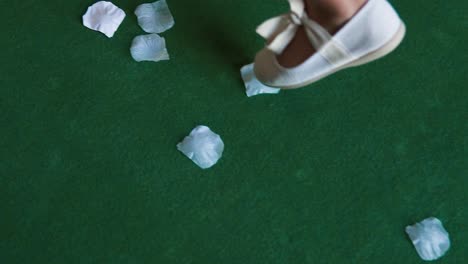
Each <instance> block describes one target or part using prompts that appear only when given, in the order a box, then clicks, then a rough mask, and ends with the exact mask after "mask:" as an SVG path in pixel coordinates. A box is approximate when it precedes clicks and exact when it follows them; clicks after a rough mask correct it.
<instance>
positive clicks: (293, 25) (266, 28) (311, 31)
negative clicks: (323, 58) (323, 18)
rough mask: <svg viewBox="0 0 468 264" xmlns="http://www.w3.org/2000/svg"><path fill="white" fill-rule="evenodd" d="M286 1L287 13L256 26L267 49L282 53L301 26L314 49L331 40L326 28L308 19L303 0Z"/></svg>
mask: <svg viewBox="0 0 468 264" xmlns="http://www.w3.org/2000/svg"><path fill="white" fill-rule="evenodd" d="M288 1H289V5H290V7H291V11H290V12H289V13H286V14H283V15H281V16H278V17H274V18H271V19H268V20H267V21H265V22H263V23H262V24H261V25H260V26H259V27H258V28H257V33H258V34H259V35H260V36H262V37H263V38H265V39H266V40H267V42H268V44H267V48H268V49H269V50H271V51H273V52H274V53H275V54H277V55H279V54H281V53H283V51H284V50H285V49H286V47H287V46H288V45H289V43H290V42H291V40H292V39H293V38H294V36H295V35H296V32H297V30H298V29H299V27H301V26H303V27H304V29H305V31H306V34H307V36H308V38H309V40H310V42H311V44H312V46H313V47H314V48H315V49H316V50H318V49H320V47H322V46H323V45H324V44H325V43H327V42H328V41H330V40H331V38H332V37H331V35H330V34H329V33H328V31H327V30H326V29H324V28H323V27H322V26H320V25H319V24H318V23H317V22H315V21H312V20H310V19H309V17H308V16H307V14H306V12H305V10H304V8H305V6H304V0H288Z"/></svg>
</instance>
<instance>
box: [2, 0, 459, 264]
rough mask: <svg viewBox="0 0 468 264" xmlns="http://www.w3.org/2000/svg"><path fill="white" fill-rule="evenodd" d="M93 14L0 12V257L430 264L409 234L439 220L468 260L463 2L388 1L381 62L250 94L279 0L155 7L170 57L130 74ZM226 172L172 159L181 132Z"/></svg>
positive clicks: (58, 3) (453, 254)
mask: <svg viewBox="0 0 468 264" xmlns="http://www.w3.org/2000/svg"><path fill="white" fill-rule="evenodd" d="M143 2H145V1H131V0H115V1H114V3H115V4H116V5H118V6H119V7H121V8H122V9H124V11H125V12H126V13H127V17H126V19H125V20H124V22H123V23H122V25H121V26H120V28H119V30H118V31H117V32H116V34H115V36H114V37H113V38H112V39H108V38H106V37H105V36H104V35H103V34H101V33H98V32H94V31H91V30H89V29H87V28H85V27H84V26H83V25H82V24H81V16H82V15H83V14H84V12H85V11H86V9H87V7H88V6H89V5H90V4H92V3H93V1H90V0H86V1H79V0H66V1H64V0H46V1H37V0H22V1H1V3H0V19H1V23H0V36H1V41H0V50H1V52H0V56H1V57H0V58H1V64H0V182H1V191H0V263H2V264H17V263H18V264H42V263H44V264H45V263H47V264H64V263H67V264H73V263H112V264H120V263H122V264H123V263H129V264H130V263H132V264H133V263H135V264H142V263H145V264H146V263H161V264H189V263H192V264H218V263H222V264H263V263H265V264H280V263H281V264H284V263H288V264H289V263H291V264H296V263H297V264H304V263H313V264H316V263H324V264H328V263H340V264H341V263H343V264H347V263H359V264H362V263H370V264H373V263H376V264H386V263H388V264H402V263H403V264H405V263H425V262H423V261H422V260H420V258H419V256H418V255H417V253H416V251H415V250H414V248H413V246H412V244H411V242H410V241H409V239H408V238H407V236H406V234H405V233H404V227H405V226H406V225H408V224H412V223H414V222H416V221H420V220H422V219H424V218H426V217H429V216H436V217H438V218H440V219H441V220H442V221H443V223H444V225H445V227H446V229H447V230H448V232H449V233H450V235H451V240H452V247H451V249H450V251H449V252H448V254H447V255H446V256H445V257H444V258H442V259H441V260H440V261H438V262H437V263H453V264H461V263H467V260H468V224H467V223H468V221H467V219H468V209H467V205H468V195H467V193H468V158H467V157H468V122H467V120H468V99H467V97H468V91H467V81H468V78H467V72H466V70H467V68H466V63H467V61H468V58H467V53H466V45H467V44H466V43H467V41H468V35H467V31H466V30H467V26H468V24H467V21H466V10H467V9H468V4H467V1H465V0H453V1H423V0H415V1H403V0H398V1H392V3H393V4H394V6H395V7H396V8H397V9H398V10H399V12H400V14H401V16H402V17H403V19H404V20H405V22H406V24H407V28H408V32H407V37H406V38H405V40H404V41H403V43H402V45H401V46H400V47H399V48H398V49H397V50H396V51H395V52H394V53H393V54H392V55H391V56H388V57H386V58H384V59H382V60H379V61H377V62H374V63H371V64H368V65H365V66H362V67H359V68H353V69H349V70H346V71H343V72H340V73H338V74H335V75H333V76H331V77H329V78H326V79H324V80H322V81H320V82H318V83H316V84H313V85H311V86H309V87H307V88H304V89H300V90H295V91H289V92H282V93H281V94H279V95H265V96H257V97H252V98H247V97H246V96H245V93H244V87H243V84H242V82H241V80H240V75H239V69H240V67H241V66H242V65H244V64H247V63H250V62H251V61H252V58H253V56H254V54H255V52H256V51H257V50H258V49H260V48H261V47H262V44H263V40H262V39H261V38H260V37H258V36H257V35H256V34H255V31H254V30H255V27H256V26H257V25H258V24H259V23H261V22H262V21H263V20H264V19H266V18H269V17H272V16H274V15H277V14H279V13H282V12H285V11H286V10H287V3H286V1H277V0H275V1H260V0H235V1H234V0H204V1H188V0H185V1H183V0H168V3H169V6H170V8H171V11H172V13H173V15H174V17H175V21H176V25H175V27H174V28H172V29H171V30H169V31H167V32H165V33H163V34H162V36H163V37H165V38H166V41H167V45H168V51H169V53H170V55H171V60H170V61H164V62H159V63H151V62H149V63H137V62H135V61H133V59H132V58H131V56H130V53H129V47H130V44H131V41H132V39H133V37H135V36H137V35H140V34H144V32H143V31H142V30H141V29H140V28H139V27H138V25H137V21H136V17H135V15H133V11H134V9H135V8H136V6H137V5H138V4H140V3H143ZM199 124H204V125H207V126H209V127H210V128H211V129H213V131H215V132H216V133H218V134H220V135H221V137H222V138H223V140H224V142H225V145H226V148H225V152H224V156H223V158H222V159H221V160H220V162H219V163H218V164H216V165H215V166H214V167H213V168H211V169H209V170H201V169H200V168H198V167H196V166H195V164H193V163H192V162H191V161H190V160H189V159H187V158H186V157H185V156H183V155H182V154H181V153H180V152H178V151H177V149H176V147H175V146H176V144H177V143H178V142H179V141H180V140H182V139H183V137H184V136H186V135H187V134H188V133H189V132H190V130H191V129H192V128H194V127H195V126H196V125H199Z"/></svg>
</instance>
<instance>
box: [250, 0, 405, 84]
mask: <svg viewBox="0 0 468 264" xmlns="http://www.w3.org/2000/svg"><path fill="white" fill-rule="evenodd" d="M289 4H290V6H291V11H290V12H289V13H286V14H284V15H281V16H278V17H275V18H272V19H269V20H267V21H265V22H264V23H263V24H261V25H260V26H259V27H258V28H257V33H258V34H259V35H261V36H262V37H264V38H265V39H266V40H267V43H268V44H267V46H266V47H265V48H264V49H263V50H261V51H260V52H258V53H257V55H256V57H255V64H254V71H255V75H256V77H257V79H258V80H259V81H260V82H262V83H263V84H265V85H268V86H271V87H277V88H282V89H293V88H299V87H303V86H306V85H308V84H311V83H313V82H316V81H318V80H320V79H322V78H324V77H326V76H328V75H330V74H332V73H334V72H336V71H339V70H342V69H345V68H348V67H353V66H358V65H361V64H365V63H368V62H371V61H374V60H376V59H379V58H381V57H383V56H385V55H387V54H388V53H390V52H391V51H393V50H394V49H395V48H396V47H397V46H398V45H399V44H400V42H401V41H402V40H403V37H404V35H405V31H406V30H405V25H404V23H403V22H402V21H401V19H400V17H399V16H398V14H397V13H396V11H395V10H394V9H393V7H392V6H391V5H390V4H389V3H388V2H387V1H386V0H368V2H367V3H366V4H364V6H363V7H362V8H361V9H360V10H359V11H358V12H357V13H356V14H355V15H354V16H353V17H352V18H351V20H349V21H348V22H347V23H346V24H345V25H344V26H343V27H342V28H341V29H340V30H339V31H338V32H337V33H336V34H335V35H333V36H331V35H330V34H329V33H328V31H327V30H325V29H324V28H323V27H322V26H320V25H319V24H318V23H316V22H314V21H313V20H311V19H309V18H308V16H307V14H306V12H305V5H304V0H289ZM300 26H303V27H304V29H305V31H306V33H307V36H308V39H309V40H310V43H311V44H312V46H313V47H314V48H315V50H316V52H315V53H314V54H313V55H312V56H311V57H309V58H308V59H307V60H306V61H304V62H303V63H302V64H300V65H298V66H296V67H293V68H285V67H283V66H281V65H280V64H279V63H278V60H277V55H279V54H281V53H282V52H283V51H284V50H285V49H286V47H287V46H288V45H289V43H290V42H291V40H292V39H293V38H294V36H295V35H296V32H297V29H298V28H299V27H300Z"/></svg>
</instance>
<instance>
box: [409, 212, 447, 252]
mask: <svg viewBox="0 0 468 264" xmlns="http://www.w3.org/2000/svg"><path fill="white" fill-rule="evenodd" d="M406 233H407V234H408V236H409V237H410V239H411V241H412V242H413V245H414V247H415V248H416V251H417V252H418V254H419V256H420V257H421V258H422V259H423V260H435V259H438V258H440V257H442V256H443V255H444V254H445V253H446V252H447V250H449V248H450V239H449V234H448V233H447V231H446V230H445V228H444V227H443V225H442V222H440V220H439V219H437V218H434V217H430V218H427V219H425V220H423V221H422V222H419V223H416V224H414V225H412V226H407V227H406Z"/></svg>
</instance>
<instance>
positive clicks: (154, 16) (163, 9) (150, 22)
mask: <svg viewBox="0 0 468 264" xmlns="http://www.w3.org/2000/svg"><path fill="white" fill-rule="evenodd" d="M135 15H136V16H137V18H138V24H139V25H140V27H141V28H142V29H143V30H144V31H146V32H148V33H162V32H164V31H166V30H168V29H170V28H171V27H172V26H174V18H173V17H172V14H171V11H170V10H169V7H168V6H167V3H166V0H160V1H156V2H154V3H148V4H142V5H139V6H138V7H137V9H136V10H135Z"/></svg>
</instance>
